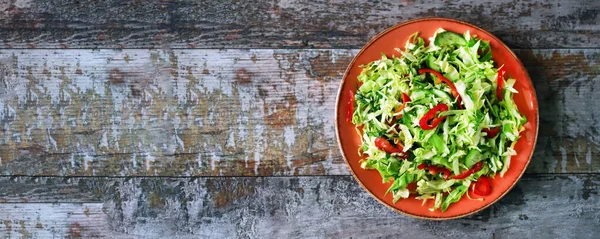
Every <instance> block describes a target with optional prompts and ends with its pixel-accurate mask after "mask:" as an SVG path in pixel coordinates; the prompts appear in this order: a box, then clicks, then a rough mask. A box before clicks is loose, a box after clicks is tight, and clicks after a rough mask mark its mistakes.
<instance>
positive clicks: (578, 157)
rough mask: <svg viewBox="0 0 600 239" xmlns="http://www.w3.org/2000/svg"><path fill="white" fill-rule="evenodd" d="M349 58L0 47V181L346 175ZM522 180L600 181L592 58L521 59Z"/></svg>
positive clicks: (544, 53)
mask: <svg viewBox="0 0 600 239" xmlns="http://www.w3.org/2000/svg"><path fill="white" fill-rule="evenodd" d="M356 52H357V50H266V49H265V50H171V51H163V50H121V51H113V50H62V51H55V50H39V49H38V50H4V51H1V52H0V73H1V74H0V77H1V78H0V79H1V80H2V81H1V82H2V84H0V125H1V126H2V127H1V128H0V163H1V165H0V171H1V172H2V174H3V175H71V176H73V175H97V176H101V175H106V176H131V175H163V176H188V175H197V176H202V175H230V176H235V175H248V176H251V175H347V174H348V170H347V168H346V166H345V164H344V162H343V160H342V158H341V156H340V153H339V152H338V149H337V143H336V140H335V137H334V135H335V132H334V126H333V111H334V108H335V107H334V104H335V96H336V93H337V89H338V84H339V80H340V79H341V76H342V74H343V71H344V70H345V67H346V66H347V64H348V63H349V62H350V60H351V58H352V57H353V55H354V54H355V53H356ZM517 54H518V55H519V56H520V57H521V58H522V59H523V61H524V64H525V65H526V66H527V67H528V69H529V71H530V73H531V77H532V79H533V81H534V85H535V86H536V89H537V93H538V97H539V101H540V106H541V109H540V120H541V125H540V137H539V144H538V148H537V150H536V153H535V156H534V159H533V162H532V165H531V168H530V170H529V172H534V173H535V172H537V173H553V172H567V173H569V172H599V171H600V161H599V160H598V159H599V158H600V157H599V147H600V138H599V137H598V133H597V132H600V128H599V127H600V124H599V123H598V121H599V116H598V112H600V108H598V107H599V106H598V105H597V104H595V99H597V98H599V97H600V95H598V94H599V93H598V91H594V88H598V87H597V86H596V85H597V84H599V83H600V78H599V77H600V76H599V75H600V57H599V55H600V50H594V49H587V50H585V49H580V50H574V49H570V50H534V51H530V50H521V51H517Z"/></svg>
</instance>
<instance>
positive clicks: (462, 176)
mask: <svg viewBox="0 0 600 239" xmlns="http://www.w3.org/2000/svg"><path fill="white" fill-rule="evenodd" d="M482 167H483V163H482V162H478V163H476V164H475V165H473V167H472V168H470V169H469V170H465V171H464V172H462V173H460V174H459V175H454V176H452V178H453V179H465V178H467V177H469V176H471V174H473V173H476V172H477V171H479V170H481V168H482Z"/></svg>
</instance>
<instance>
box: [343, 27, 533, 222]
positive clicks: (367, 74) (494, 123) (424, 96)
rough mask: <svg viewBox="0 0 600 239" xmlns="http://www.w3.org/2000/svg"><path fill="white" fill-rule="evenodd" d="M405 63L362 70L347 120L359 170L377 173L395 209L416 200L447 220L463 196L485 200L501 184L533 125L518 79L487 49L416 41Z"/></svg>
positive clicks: (472, 43) (452, 36)
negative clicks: (356, 143) (520, 103)
mask: <svg viewBox="0 0 600 239" xmlns="http://www.w3.org/2000/svg"><path fill="white" fill-rule="evenodd" d="M396 50H397V51H398V52H399V53H400V57H396V56H392V57H388V56H386V55H385V54H382V56H381V59H379V60H376V61H373V62H371V63H369V64H366V65H362V66H361V68H363V69H362V72H361V73H360V75H359V76H358V80H359V86H358V89H357V90H356V93H354V92H352V91H350V94H352V95H351V96H352V97H351V100H350V102H349V103H348V104H349V105H350V110H349V112H348V119H347V120H348V121H351V122H352V123H353V124H354V125H355V126H356V131H357V133H358V134H359V135H360V137H361V140H362V144H361V146H360V147H359V150H358V154H359V155H360V156H361V158H362V159H361V167H362V168H363V169H367V170H377V171H379V174H380V175H381V177H382V179H383V183H390V182H391V186H390V187H389V188H388V190H387V192H386V194H389V193H391V194H392V196H393V202H394V203H396V202H397V201H398V200H400V199H403V198H408V197H409V195H410V194H415V197H416V198H417V199H419V200H423V205H425V202H426V201H427V200H434V203H433V207H432V208H431V209H430V210H432V211H434V210H441V211H446V210H447V209H448V207H449V206H450V205H451V204H452V203H455V202H457V201H459V200H460V199H461V198H462V197H463V196H464V195H465V194H466V197H468V198H469V199H472V200H483V199H482V198H481V197H478V196H486V195H489V194H490V193H491V192H492V187H491V183H490V179H491V178H493V177H495V176H496V175H498V174H499V175H500V177H502V176H503V175H504V173H505V172H506V171H507V170H508V168H509V167H510V159H511V157H512V156H514V155H516V154H517V152H515V150H514V146H515V144H516V142H517V141H518V139H519V134H520V133H521V132H522V131H523V130H524V127H523V125H524V124H525V123H526V122H527V119H526V118H525V117H524V116H523V115H521V114H520V113H519V110H518V108H517V106H516V104H515V102H514V101H513V94H516V93H518V92H517V90H515V89H514V88H513V86H514V84H515V82H516V79H513V78H510V77H506V78H505V72H506V71H505V70H504V66H497V65H495V64H494V61H493V60H492V51H491V47H490V45H489V43H488V42H486V41H483V40H481V39H478V38H477V36H475V35H471V34H470V33H469V31H467V32H465V33H463V34H458V33H454V32H449V31H445V30H444V29H439V30H438V31H436V33H435V34H434V36H432V37H431V38H430V44H428V45H426V44H425V41H424V40H423V38H421V37H420V36H419V34H418V33H415V34H414V35H412V36H411V37H410V38H409V40H408V41H407V43H406V47H405V49H404V50H401V49H396Z"/></svg>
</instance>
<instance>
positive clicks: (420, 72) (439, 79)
mask: <svg viewBox="0 0 600 239" xmlns="http://www.w3.org/2000/svg"><path fill="white" fill-rule="evenodd" d="M423 73H431V74H434V75H435V76H436V77H437V80H436V83H439V81H442V82H444V83H446V84H447V85H448V86H449V87H450V90H451V91H452V95H453V96H454V97H455V98H456V99H457V100H456V102H457V103H458V106H459V107H460V108H461V109H462V104H461V102H462V99H461V98H460V95H459V94H458V90H456V86H454V83H452V81H450V80H449V79H448V78H446V77H444V76H443V75H442V73H439V72H437V71H435V70H432V69H426V68H424V69H420V70H419V74H423Z"/></svg>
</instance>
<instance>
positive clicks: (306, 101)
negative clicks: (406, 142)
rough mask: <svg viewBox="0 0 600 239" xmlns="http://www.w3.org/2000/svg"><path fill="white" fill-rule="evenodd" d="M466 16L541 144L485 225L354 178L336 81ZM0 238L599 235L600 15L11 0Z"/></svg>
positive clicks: (512, 8)
mask: <svg viewBox="0 0 600 239" xmlns="http://www.w3.org/2000/svg"><path fill="white" fill-rule="evenodd" d="M429 16H440V17H451V18H456V19H460V20H464V21H468V22H471V23H474V24H477V25H479V26H481V27H482V28H485V29H488V30H489V31H491V32H492V33H494V34H495V35H497V36H498V37H500V38H501V39H502V40H504V41H505V42H506V43H507V44H508V45H509V46H510V47H511V48H513V50H514V51H515V52H516V53H517V55H518V56H519V57H520V58H521V60H522V61H523V63H524V64H525V66H526V67H527V70H528V71H529V73H530V75H531V77H532V80H533V83H534V85H535V88H536V90H537V94H538V95H537V96H538V100H539V104H540V133H539V141H538V145H537V148H536V151H535V155H534V157H533V159H532V163H531V164H530V166H529V168H528V170H527V173H526V175H524V177H523V179H522V180H521V181H520V182H519V183H518V184H517V186H516V187H515V188H514V189H513V190H512V191H511V192H510V193H509V194H508V195H507V196H506V197H505V198H503V199H502V200H500V201H499V202H498V203H497V204H495V205H493V206H492V207H490V208H488V209H486V210H484V211H483V212H481V213H478V214H476V215H473V216H470V217H467V218H463V219H458V220H452V221H444V222H433V221H423V220H417V219H412V218H409V217H406V216H403V215H400V214H397V213H395V212H393V211H390V210H388V209H387V208H385V207H384V206H382V205H380V204H378V203H377V202H376V201H375V200H374V199H372V198H371V197H370V196H369V195H368V194H367V193H365V192H364V191H363V190H362V189H361V188H360V186H359V185H358V184H357V183H356V182H355V181H354V179H353V178H352V177H351V176H350V173H349V171H348V169H347V167H346V165H345V163H344V161H343V159H342V158H341V156H340V153H339V151H338V148H337V143H336V139H335V130H334V124H333V120H334V119H333V111H334V103H335V95H336V92H337V88H338V84H339V81H340V79H341V76H342V74H343V71H344V70H345V67H346V66H347V65H348V63H349V62H350V60H351V59H352V57H353V56H354V54H356V53H357V51H358V49H360V47H361V46H362V45H363V44H365V43H366V42H367V41H368V40H369V39H370V38H371V37H373V36H374V35H376V34H377V33H378V32H380V31H382V30H384V29H386V28H388V27H390V26H393V25H395V24H397V23H400V22H403V21H406V20H409V19H413V18H418V17H429ZM0 41H1V43H0V48H1V49H0V173H1V177H0V236H1V237H2V238H65V237H66V238H90V237H106V238H189V237H200V238H233V237H239V238H264V237H267V236H268V237H274V238H279V237H285V238H306V237H310V238H321V237H331V238H350V237H352V238H377V237H391V238H396V237H400V236H401V237H406V238H437V237H448V236H450V237H469V238H516V237H517V238H529V237H542V238H565V237H573V238H597V235H598V233H600V229H599V228H600V227H599V226H600V195H599V194H598V192H599V191H600V115H599V114H600V105H599V104H597V102H598V99H599V98H600V1H584V0H579V1H578V0H568V1H542V0H534V1H521V0H517V1H506V0H501V1H475V0H460V1H425V2H416V1H411V0H404V1H391V0H382V1H365V2H352V1H341V0H338V1H308V0H305V1H294V0H286V1H283V0H282V1H258V2H254V1H239V2H238V1H216V2H213V1H210V2H209V1H206V2H205V1H190V0H161V1H145V0H135V1H133V0H130V1H128V0H125V1H123V0H107V1H95V0H69V1H68V0H0Z"/></svg>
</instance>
